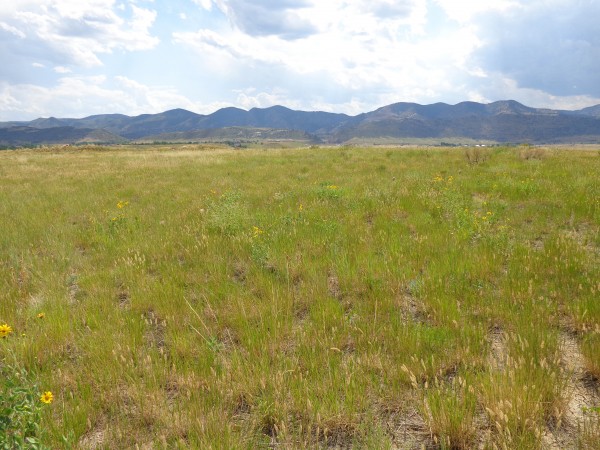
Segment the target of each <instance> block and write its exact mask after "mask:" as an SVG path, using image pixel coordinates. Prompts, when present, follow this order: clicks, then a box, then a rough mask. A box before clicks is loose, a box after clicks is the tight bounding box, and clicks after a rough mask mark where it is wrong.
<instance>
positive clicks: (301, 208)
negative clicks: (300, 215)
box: [298, 203, 304, 211]
mask: <svg viewBox="0 0 600 450" xmlns="http://www.w3.org/2000/svg"><path fill="white" fill-rule="evenodd" d="M303 209H304V207H303V206H302V203H300V206H298V211H302V210H303Z"/></svg>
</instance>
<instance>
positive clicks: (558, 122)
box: [0, 100, 600, 146]
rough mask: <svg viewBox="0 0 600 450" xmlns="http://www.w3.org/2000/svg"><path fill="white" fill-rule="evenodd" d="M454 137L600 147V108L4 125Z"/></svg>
mask: <svg viewBox="0 0 600 450" xmlns="http://www.w3.org/2000/svg"><path fill="white" fill-rule="evenodd" d="M382 138H385V139H388V140H392V141H393V140H407V139H408V140H410V139H423V138H430V139H437V140H440V141H443V140H448V139H451V140H453V141H456V142H460V141H461V140H466V141H470V142H472V141H473V140H475V141H490V142H498V143H507V142H511V143H521V142H528V143H561V142H564V143H566V142H577V143H579V142H593V143H599V142H600V105H596V106H592V107H589V108H584V109H580V110H577V111H566V110H552V109H542V108H531V107H528V106H525V105H522V104H521V103H518V102H516V101H514V100H505V101H497V102H494V103H488V104H482V103H476V102H462V103H458V104H456V105H448V104H446V103H435V104H431V105H420V104H417V103H394V104H391V105H388V106H384V107H382V108H379V109H376V110H375V111H371V112H368V113H363V114H359V115H356V116H349V115H346V114H336V113H328V112H320V111H315V112H308V111H295V110H292V109H289V108H286V107H283V106H272V107H269V108H253V109H251V110H249V111H245V110H243V109H239V108H232V107H230V108H223V109H220V110H218V111H216V112H214V113H212V114H208V115H203V114H196V113H193V112H190V111H187V110H184V109H173V110H170V111H165V112H162V113H159V114H142V115H139V116H133V117H132V116H127V115H123V114H101V115H94V116H89V117H85V118H82V119H69V118H63V119H61V118H54V117H50V118H39V119H35V120H32V121H28V122H0V145H4V146H15V145H32V144H33V145H36V144H56V143H63V144H67V143H78V142H98V143H120V142H128V141H169V142H175V141H202V140H225V139H259V140H268V139H272V140H276V139H293V140H306V141H314V142H327V143H344V142H349V141H353V140H362V141H369V140H372V141H375V140H377V139H382Z"/></svg>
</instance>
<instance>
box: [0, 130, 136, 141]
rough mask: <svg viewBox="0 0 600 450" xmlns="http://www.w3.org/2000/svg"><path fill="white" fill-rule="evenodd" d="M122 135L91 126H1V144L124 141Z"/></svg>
mask: <svg viewBox="0 0 600 450" xmlns="http://www.w3.org/2000/svg"><path fill="white" fill-rule="evenodd" d="M123 141H125V139H123V138H122V137H120V136H117V135H114V134H112V133H110V132H108V131H106V130H101V129H91V128H74V127H69V126H57V127H51V128H34V127H32V126H12V127H8V128H0V145H2V146H20V145H40V144H74V143H83V142H87V143H92V142H94V143H106V144H116V143H119V142H123Z"/></svg>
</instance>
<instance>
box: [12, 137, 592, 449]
mask: <svg viewBox="0 0 600 450" xmlns="http://www.w3.org/2000/svg"><path fill="white" fill-rule="evenodd" d="M476 156H477V157H476V158H475V157H474V153H473V152H465V150H464V149H419V148H413V149H406V148H379V147H377V148H353V147H344V148H310V149H246V150H229V149H225V148H219V147H218V146H215V147H213V148H209V147H207V146H190V145H186V146H165V147H160V146H156V147H143V148H142V147H139V146H138V147H115V148H99V149H98V148H95V149H94V148H89V149H85V150H84V151H79V150H77V149H75V150H74V149H69V150H46V151H35V150H23V151H5V152H0V230H1V233H0V325H2V324H4V323H6V324H8V325H10V326H11V327H12V329H13V332H12V333H11V334H10V335H8V336H6V337H5V338H2V339H0V358H2V361H4V362H5V363H6V364H8V363H9V362H11V364H12V361H13V357H14V361H16V362H17V365H18V366H19V367H20V368H21V369H23V370H25V371H26V373H27V374H28V377H29V378H30V379H31V380H32V381H31V382H32V383H33V382H35V383H36V386H39V389H40V390H42V391H51V392H53V394H54V402H53V403H51V404H50V405H44V407H43V408H41V418H40V419H39V426H40V430H42V431H43V433H41V435H42V436H43V439H44V442H43V444H44V445H47V446H48V447H50V448H74V447H77V446H80V447H83V448H94V446H97V448H114V449H121V448H134V447H135V446H136V444H137V445H139V446H143V445H147V446H150V447H154V448H163V447H165V446H166V447H168V448H260V447H269V446H271V445H279V446H283V447H286V448H307V447H309V448H314V447H322V448H326V447H330V446H339V447H350V446H352V447H355V448H397V447H400V448H403V443H404V442H408V441H407V440H406V439H407V438H406V432H400V431H398V430H402V429H403V428H402V427H403V426H404V425H403V424H404V423H406V421H407V420H408V419H407V418H411V420H412V421H413V422H414V423H415V426H413V427H412V428H411V429H410V430H409V434H410V433H412V435H411V436H412V437H411V439H414V441H415V442H417V443H419V445H420V444H426V445H433V446H436V445H437V446H438V447H439V448H472V446H474V445H479V444H483V445H485V446H487V447H490V448H491V447H492V446H493V445H496V446H498V447H499V448H502V447H503V446H505V447H506V448H523V449H530V448H543V447H544V445H545V444H544V442H545V441H544V434H548V433H550V434H553V435H556V436H562V437H561V439H563V442H564V439H567V441H568V442H569V443H571V445H572V446H573V448H577V446H579V448H594V447H593V445H595V444H594V442H598V440H597V439H596V437H598V438H600V434H599V432H598V430H599V429H600V426H599V425H598V420H599V417H600V415H598V414H594V413H591V412H590V411H594V410H593V408H592V409H590V408H589V406H592V407H598V406H600V405H598V404H597V403H595V402H597V401H598V398H599V397H598V392H597V390H598V377H599V376H600V366H599V363H598V361H600V307H599V306H598V305H599V304H600V303H599V302H598V298H599V295H600V294H599V292H600V284H599V280H600V234H599V230H600V200H599V199H600V177H599V176H598V174H600V156H599V154H598V153H597V152H596V151H582V150H574V149H547V150H544V151H543V152H537V151H536V152H533V151H530V150H528V149H525V150H524V149H519V148H513V149H510V148H490V149H477V155H476ZM39 313H43V314H44V316H43V317H42V318H39V317H38V314H39ZM565 333H568V334H569V336H574V339H575V340H576V342H577V343H578V344H579V345H580V351H581V355H582V358H583V362H582V364H581V365H582V367H578V368H577V370H578V371H581V373H579V372H578V376H579V375H581V376H585V377H586V380H587V382H588V385H589V389H588V391H586V392H584V393H583V394H585V395H588V397H589V399H588V400H589V402H588V408H587V409H586V410H585V411H583V409H582V410H581V411H576V415H575V417H574V418H573V417H571V420H570V421H567V420H562V419H563V417H566V416H567V415H568V414H569V413H568V409H569V408H568V404H569V401H570V399H571V397H572V390H573V389H572V388H573V386H572V384H573V383H574V381H573V380H574V378H575V377H574V376H573V373H572V370H570V369H569V365H568V364H567V363H566V362H565V361H566V360H568V359H569V357H570V356H569V355H568V354H565V352H564V349H563V348H562V347H561V345H560V342H561V336H563V335H564V334H565ZM494 336H496V337H498V336H502V339H500V340H496V341H494ZM11 367H12V366H11ZM15 370H17V368H15ZM19 370H20V369H19ZM1 383H2V382H0V387H2V391H1V392H3V394H2V395H5V394H4V393H5V392H8V390H7V389H8V388H7V385H6V384H4V385H2V384H1ZM594 390H595V391H594ZM594 396H595V397H594ZM565 436H566V437H565ZM407 445H408V444H407Z"/></svg>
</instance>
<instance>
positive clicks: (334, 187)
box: [327, 184, 339, 191]
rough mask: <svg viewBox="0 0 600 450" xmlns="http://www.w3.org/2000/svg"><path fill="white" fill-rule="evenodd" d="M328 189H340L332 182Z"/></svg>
mask: <svg viewBox="0 0 600 450" xmlns="http://www.w3.org/2000/svg"><path fill="white" fill-rule="evenodd" d="M327 189H329V190H332V191H335V190H337V189H339V188H338V187H337V186H336V185H335V184H330V185H329V186H327Z"/></svg>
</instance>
